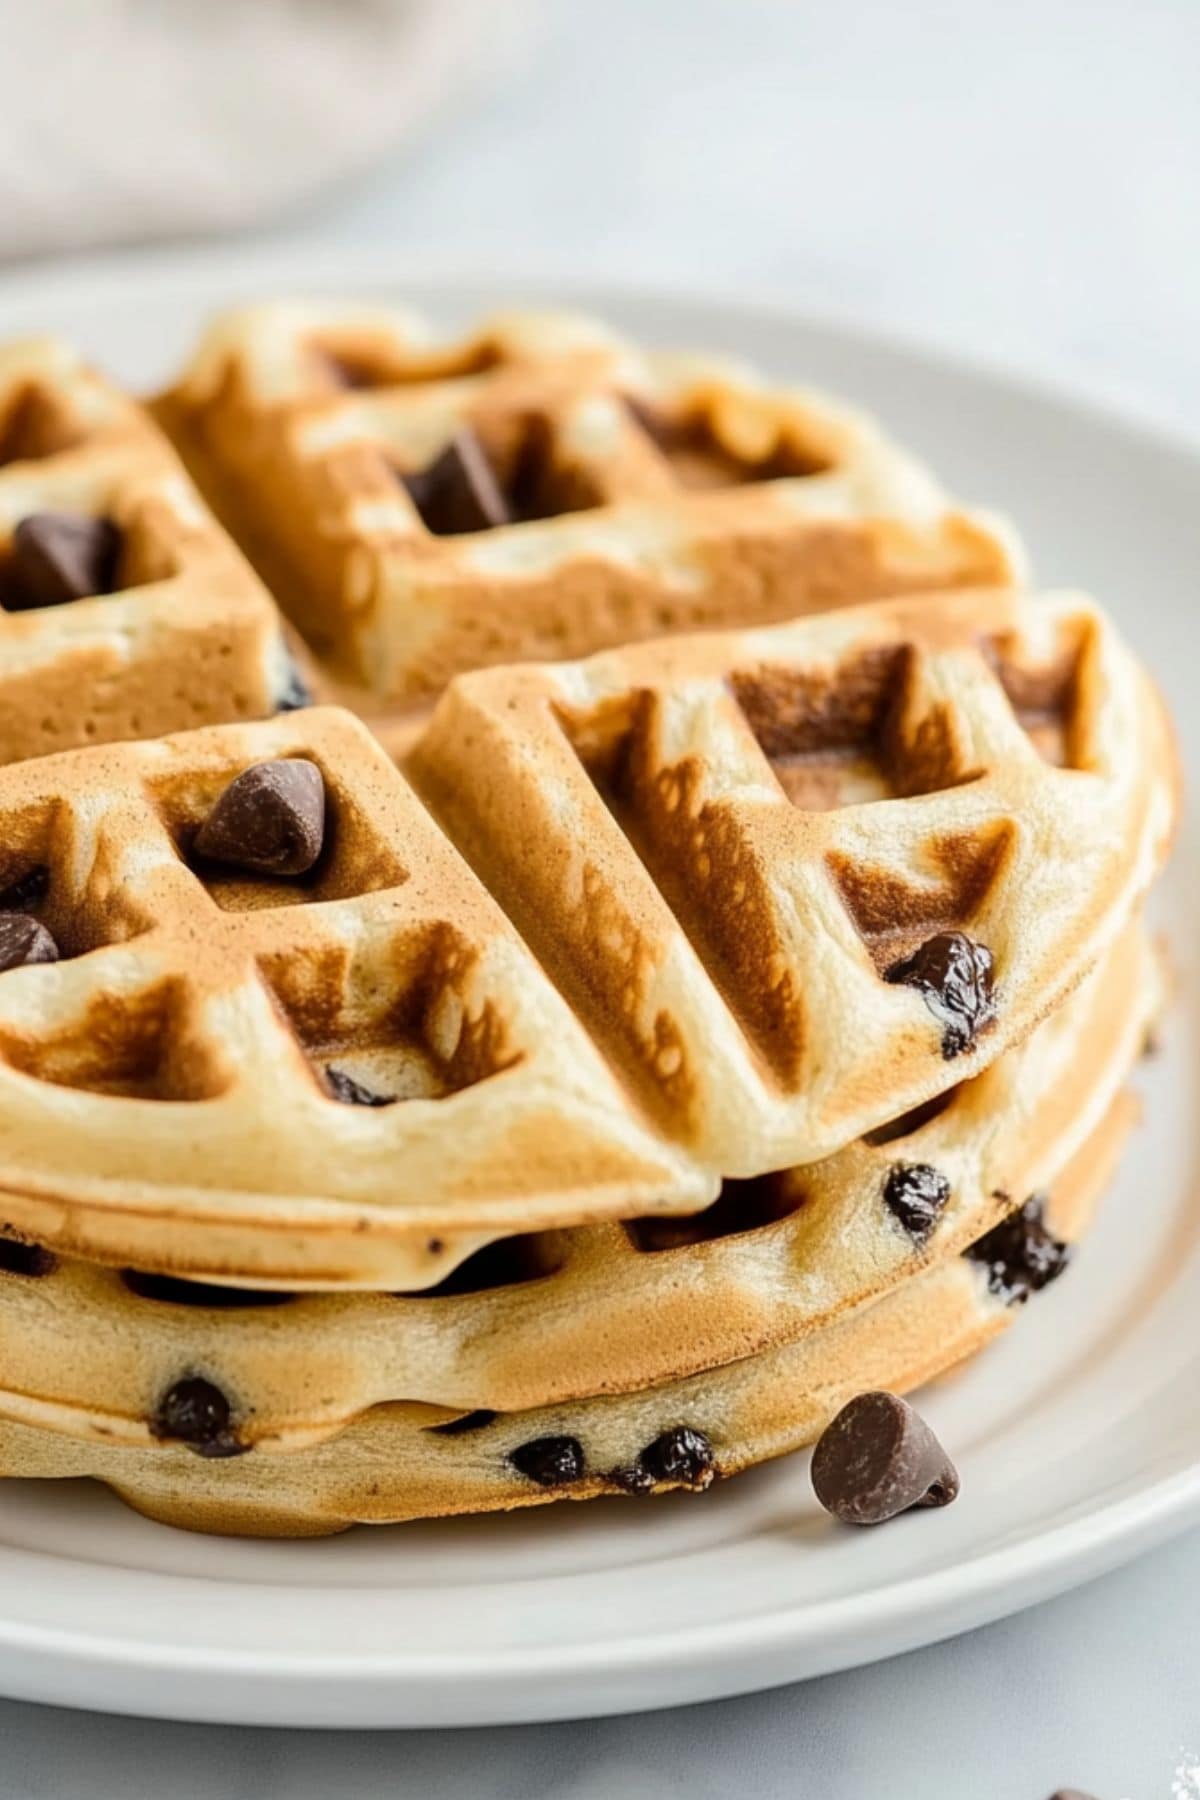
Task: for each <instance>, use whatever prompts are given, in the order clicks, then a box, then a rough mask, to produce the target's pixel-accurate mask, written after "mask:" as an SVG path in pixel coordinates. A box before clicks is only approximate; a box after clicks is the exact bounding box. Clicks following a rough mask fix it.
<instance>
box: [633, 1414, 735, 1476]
mask: <svg viewBox="0 0 1200 1800" xmlns="http://www.w3.org/2000/svg"><path fill="white" fill-rule="evenodd" d="M638 1462H639V1463H640V1464H641V1466H642V1468H643V1469H645V1471H646V1473H647V1474H648V1475H649V1476H650V1479H651V1480H652V1481H674V1482H678V1483H679V1484H680V1485H681V1486H683V1487H691V1488H706V1487H708V1486H709V1484H710V1482H711V1481H712V1478H713V1475H714V1474H715V1472H716V1458H715V1457H714V1456H713V1447H712V1445H711V1444H710V1443H709V1441H708V1439H707V1438H706V1437H705V1435H704V1433H703V1432H702V1431H693V1429H692V1427H691V1426H690V1425H675V1426H673V1427H672V1428H671V1430H670V1431H664V1432H663V1433H662V1434H661V1436H659V1437H656V1438H655V1440H654V1442H653V1443H652V1444H647V1445H646V1448H645V1449H644V1450H643V1451H642V1453H641V1455H640V1456H639V1457H638Z"/></svg>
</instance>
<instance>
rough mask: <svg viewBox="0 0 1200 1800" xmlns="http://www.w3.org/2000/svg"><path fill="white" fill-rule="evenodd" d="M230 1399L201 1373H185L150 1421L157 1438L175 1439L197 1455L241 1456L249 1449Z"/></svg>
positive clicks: (172, 1387)
mask: <svg viewBox="0 0 1200 1800" xmlns="http://www.w3.org/2000/svg"><path fill="white" fill-rule="evenodd" d="M232 1420H233V1409H232V1407H231V1406H230V1404H229V1401H228V1399H227V1398H226V1397H225V1395H224V1394H223V1393H222V1392H221V1390H220V1388H219V1387H217V1386H216V1385H215V1384H214V1383H213V1382H211V1381H205V1379H204V1377H203V1376H202V1375H185V1376H184V1377H183V1379H182V1380H181V1381H176V1382H175V1383H174V1384H173V1385H172V1386H171V1387H169V1388H168V1389H167V1391H166V1393H165V1394H163V1396H162V1398H161V1399H160V1400H159V1403H158V1405H157V1407H156V1408H155V1410H154V1417H153V1418H152V1419H151V1421H150V1430H151V1431H152V1432H153V1434H154V1436H155V1437H156V1438H174V1439H175V1440H176V1441H177V1442H179V1443H181V1444H186V1445H187V1447H188V1449H189V1450H194V1451H195V1452H196V1454H197V1456H210V1457H221V1456H241V1455H242V1453H243V1452H244V1451H246V1450H248V1449H249V1448H250V1446H249V1445H248V1444H243V1443H241V1442H240V1441H239V1439H238V1436H237V1433H236V1432H235V1431H234V1429H233V1424H232Z"/></svg>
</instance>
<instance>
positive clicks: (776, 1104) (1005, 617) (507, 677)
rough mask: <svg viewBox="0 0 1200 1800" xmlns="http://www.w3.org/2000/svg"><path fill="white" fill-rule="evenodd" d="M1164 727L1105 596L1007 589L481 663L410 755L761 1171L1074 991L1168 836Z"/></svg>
mask: <svg viewBox="0 0 1200 1800" xmlns="http://www.w3.org/2000/svg"><path fill="white" fill-rule="evenodd" d="M1164 733H1165V727H1164V723H1163V716H1162V712H1161V707H1160V704H1159V702H1158V700H1157V698H1156V697H1155V696H1154V695H1153V694H1152V692H1151V689H1150V686H1149V684H1148V682H1147V679H1146V677H1145V675H1144V673H1143V672H1142V671H1141V669H1140V668H1139V667H1138V665H1137V664H1136V663H1135V662H1134V661H1133V660H1132V658H1131V657H1130V655H1129V653H1128V651H1127V650H1126V649H1125V648H1124V646H1123V645H1122V644H1121V642H1120V640H1119V638H1118V637H1117V635H1116V632H1115V631H1114V629H1113V627H1112V625H1111V624H1110V623H1109V622H1108V621H1107V620H1106V619H1105V618H1104V615H1103V614H1102V613H1101V612H1100V611H1099V610H1098V609H1097V608H1096V607H1095V606H1094V605H1093V604H1092V603H1091V602H1090V601H1087V600H1085V599H1083V598H1081V597H1079V596H1074V595H1054V596H1048V597H1045V598H1040V599H1037V600H1030V599H1026V598H1021V597H1019V596H1017V595H1015V594H1013V593H1011V592H1004V591H995V592H990V593H978V594H970V595H956V596H952V597H948V596H945V595H941V596H938V595H934V596H929V597H922V598H919V599H912V600H907V601H897V602H887V603H881V604H878V605H875V606H870V607H859V608H854V609H850V610H847V611H844V612H841V613H836V614H828V615H825V616H823V617H820V618H816V619H810V620H804V621H801V622H799V623H797V624H794V625H788V626H782V627H778V628H775V629H770V630H763V631H758V632H744V633H740V634H737V635H732V634H731V635H722V634H712V635H710V636H701V637H693V638H682V639H676V640H670V641H667V640H664V641H662V642H659V643H654V644H648V645H643V646H638V647H634V648H632V649H628V650H624V651H618V652H614V653H611V654H608V655H604V656H600V657H596V658H593V659H592V660H591V661H589V662H585V663H579V664H559V665H547V666H542V667H538V666H529V667H521V668H513V669H501V670H491V671H482V672H480V673H478V674H475V675H468V676H462V677H460V678H459V680H458V681H456V682H455V683H454V684H453V686H452V687H451V688H450V689H449V690H448V691H447V693H446V694H444V695H443V696H442V699H441V700H440V702H439V704H438V706H437V709H436V711H435V713H434V716H433V719H432V722H431V724H430V726H429V728H428V730H427V732H426V733H425V735H424V736H423V737H422V738H421V740H420V741H419V742H418V744H417V745H416V747H415V749H414V750H413V752H412V754H411V756H410V757H409V758H408V760H407V763H406V767H407V769H408V771H409V773H410V774H411V775H412V777H413V779H414V780H415V781H416V784H417V786H418V787H419V789H420V790H421V792H422V793H423V795H424V796H425V798H426V799H427V800H428V801H429V802H430V803H431V804H432V806H433V808H434V810H435V811H436V812H437V814H438V816H439V817H440V818H441V820H442V822H443V824H445V825H446V827H447V829H448V830H449V832H450V834H451V836H452V837H453V838H454V839H455V841H456V842H457V843H458V845H459V847H460V848H461V849H462V850H463V851H464V853H465V855H466V856H467V857H468V859H469V860H470V861H471V862H472V864H473V865H474V867H475V868H476V870H477V871H478V872H479V873H480V875H481V876H482V878H483V880H484V881H485V883H486V884H487V886H488V887H489V888H490V889H491V891H492V892H493V893H494V894H495V895H496V896H497V898H498V899H499V900H500V902H501V904H502V905H503V906H504V907H505V909H506V910H507V911H508V913H509V915H510V917H511V918H512V919H513V920H514V922H515V923H516V925H517V927H518V929H519V930H520V931H521V932H522V933H523V934H524V936H525V938H526V940H527V941H528V942H529V944H530V945H531V947H532V948H533V949H534V951H535V953H536V954H537V955H538V956H539V958H540V959H541V961H542V962H543V963H544V965H545V967H546V968H547V969H548V970H549V972H550V973H551V975H552V976H553V977H554V979H555V980H556V981H557V983H558V984H559V986H560V988H561V989H562V991H563V992H564V993H565V994H566V996H567V998H568V1000H569V1001H570V1002H571V1004H572V1006H573V1007H575V1009H576V1010H577V1012H578V1014H579V1016H580V1017H581V1019H583V1020H584V1022H585V1023H586V1024H587V1025H588V1027H589V1028H590V1030H591V1031H592V1033H593V1035H594V1036H595V1037H596V1039H597V1041H598V1042H600V1043H601V1044H602V1045H603V1046H604V1048H605V1049H606V1051H607V1052H608V1054H609V1055H610V1056H611V1057H612V1058H613V1060H614V1061H615V1062H616V1063H618V1064H619V1066H620V1067H621V1068H622V1070H623V1072H624V1074H625V1077H626V1080H627V1082H628V1084H629V1086H630V1087H631V1088H633V1089H634V1090H635V1091H637V1092H638V1093H639V1095H640V1096H641V1098H642V1100H643V1102H644V1104H645V1105H646V1107H647V1110H648V1111H649V1112H651V1113H652V1114H653V1116H655V1117H656V1118H658V1119H659V1121H660V1123H661V1125H662V1127H663V1129H664V1131H668V1132H671V1133H674V1134H676V1135H677V1137H678V1138H679V1139H680V1140H681V1141H683V1142H685V1143H687V1144H688V1145H689V1146H690V1147H691V1148H692V1150H693V1151H694V1153H695V1154H696V1155H697V1156H699V1157H701V1158H702V1159H704V1160H706V1161H710V1162H712V1163H715V1164H716V1166H718V1167H719V1168H720V1169H721V1170H722V1171H723V1172H724V1173H726V1174H731V1175H736V1176H751V1175H756V1174H759V1173H761V1172H762V1171H763V1170H764V1169H775V1168H782V1167H786V1166H788V1165H789V1164H792V1163H804V1162H809V1161H813V1160H815V1159H817V1158H819V1157H822V1156H826V1155H828V1154H830V1153H831V1152H833V1151H835V1150H838V1149H840V1148H841V1147H842V1146H843V1145H845V1144H847V1143H849V1142H850V1141H852V1140H853V1139H854V1138H857V1137H861V1136H863V1135H864V1133H866V1132H868V1131H870V1130H873V1129H874V1128H875V1127H877V1126H879V1125H882V1124H884V1123H885V1122H886V1121H887V1120H889V1119H892V1118H895V1117H897V1116H898V1115H900V1114H902V1113H905V1112H907V1111H909V1110H911V1109H912V1108H914V1107H916V1106H920V1105H922V1104H923V1103H924V1102H926V1101H928V1100H929V1099H931V1098H932V1097H933V1096H934V1095H935V1094H938V1093H941V1092H942V1091H943V1090H944V1089H945V1088H946V1087H947V1086H948V1085H949V1084H950V1083H951V1082H953V1081H954V1080H957V1079H961V1078H963V1077H966V1076H969V1075H972V1074H974V1073H976V1072H977V1071H978V1070H979V1069H980V1068H982V1067H983V1066H984V1065H985V1064H986V1063H988V1062H990V1061H991V1060H993V1059H994V1058H995V1057H996V1056H997V1055H998V1054H999V1053H1000V1052H1001V1051H1003V1050H1004V1049H1005V1048H1006V1047H1007V1046H1009V1045H1011V1044H1014V1043H1017V1042H1019V1041H1020V1040H1021V1039H1022V1038H1023V1037H1024V1036H1025V1035H1026V1034H1027V1033H1028V1032H1029V1031H1030V1029H1031V1028H1032V1027H1033V1026H1034V1025H1035V1024H1036V1022H1037V1021H1038V1020H1039V1019H1040V1018H1042V1017H1044V1016H1045V1015H1046V1014H1048V1013H1049V1012H1050V1011H1052V1010H1053V1008H1054V1007H1055V1006H1056V1005H1058V1003H1059V1002H1060V1001H1061V1000H1062V998H1063V996H1064V995H1065V994H1066V993H1067V992H1069V991H1070V989H1071V987H1072V986H1073V984H1074V983H1075V982H1077V981H1078V980H1079V979H1080V977H1081V976H1082V975H1083V974H1084V972H1085V971H1086V970H1087V968H1088V967H1089V966H1090V965H1091V964H1092V963H1094V961H1095V959H1096V958H1097V956H1098V955H1099V954H1101V953H1102V951H1103V950H1104V948H1105V947H1106V946H1107V945H1108V944H1109V943H1111V942H1112V939H1113V937H1114V935H1115V934H1116V933H1117V932H1118V931H1119V930H1120V929H1121V928H1122V926H1123V925H1124V923H1125V922H1126V920H1127V919H1128V918H1129V916H1130V913H1131V911H1132V909H1133V908H1134V907H1135V906H1136V904H1137V901H1138V899H1139V897H1140V896H1141V895H1142V894H1143V893H1144V892H1145V890H1146V888H1147V886H1148V884H1149V882H1150V880H1151V878H1152V876H1153V875H1154V873H1155V870H1156V869H1157V867H1158V865H1159V863H1160V861H1161V859H1162V857H1163V856H1164V854H1165V852H1166V848H1167V840H1168V837H1169V833H1170V828H1171V822H1172V818H1173V813H1174V805H1175V771H1174V766H1173V762H1172V759H1171V755H1170V751H1169V748H1168V746H1167V744H1166V740H1165V735H1164ZM1047 751H1048V752H1049V759H1047V755H1046V754H1045V753H1046V752H1047ZM1039 752H1041V753H1039ZM948 934H954V935H948ZM951 952H953V958H954V959H956V960H955V968H954V969H952V970H951V977H952V979H951V980H950V981H949V982H942V981H941V974H944V972H945V971H944V969H943V970H941V971H940V972H939V968H938V963H939V959H943V960H944V958H945V957H946V956H948V955H950V953H951ZM914 956H915V957H916V958H917V960H916V963H915V964H914V962H913V961H912V959H913V957H914ZM989 958H990V961H991V967H992V974H993V976H994V991H993V992H991V993H990V994H989V992H988V989H987V979H986V964H987V961H988V959H989ZM964 967H965V968H966V969H967V971H968V975H969V976H970V979H969V980H967V979H965V978H964V979H962V980H959V979H957V976H956V974H955V971H956V970H957V972H958V974H959V975H961V971H962V969H963V968H964ZM981 971H983V972H982V973H981ZM960 1001H961V1003H962V1007H965V1011H963V1010H961V1008H960V1007H959V1006H958V1002H960ZM948 1059H952V1060H948Z"/></svg>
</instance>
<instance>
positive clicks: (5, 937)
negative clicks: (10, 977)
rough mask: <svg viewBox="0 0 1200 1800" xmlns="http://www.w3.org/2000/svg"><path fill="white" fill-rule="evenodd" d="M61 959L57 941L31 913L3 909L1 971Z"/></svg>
mask: <svg viewBox="0 0 1200 1800" xmlns="http://www.w3.org/2000/svg"><path fill="white" fill-rule="evenodd" d="M57 961H58V945H57V944H56V943H55V941H54V939H53V938H52V937H51V936H50V933H49V932H48V931H47V930H46V927H45V926H44V925H39V924H38V921H37V920H36V919H31V918H30V916H29V914H28V913H23V912H0V971H3V970H5V969H19V968H21V967H23V966H24V964H25V963H48V962H57Z"/></svg>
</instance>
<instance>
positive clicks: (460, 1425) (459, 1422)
mask: <svg viewBox="0 0 1200 1800" xmlns="http://www.w3.org/2000/svg"><path fill="white" fill-rule="evenodd" d="M496 1416H497V1415H496V1414H495V1413H494V1412H492V1411H490V1410H489V1408H488V1407H486V1406H480V1407H478V1408H476V1410H475V1411H474V1412H469V1413H464V1414H463V1416H462V1418H461V1419H447V1420H446V1422H445V1424H444V1425H430V1426H429V1427H428V1428H427V1429H428V1430H430V1431H431V1432H433V1434H434V1436H435V1437H463V1436H465V1434H466V1433H467V1432H469V1431H482V1430H483V1428H484V1426H485V1425H490V1424H491V1423H492V1421H493V1419H495V1418H496Z"/></svg>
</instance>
